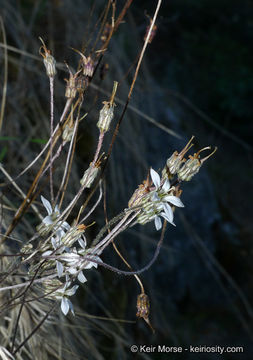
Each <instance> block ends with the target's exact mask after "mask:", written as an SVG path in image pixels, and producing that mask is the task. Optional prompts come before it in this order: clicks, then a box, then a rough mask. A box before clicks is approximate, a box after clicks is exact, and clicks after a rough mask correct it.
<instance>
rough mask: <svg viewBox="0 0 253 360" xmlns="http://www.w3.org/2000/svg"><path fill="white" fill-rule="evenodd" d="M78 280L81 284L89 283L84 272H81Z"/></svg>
mask: <svg viewBox="0 0 253 360" xmlns="http://www.w3.org/2000/svg"><path fill="white" fill-rule="evenodd" d="M77 279H78V280H79V281H80V282H81V283H85V282H86V281H87V279H86V277H85V276H84V274H83V272H82V271H80V273H79V274H78V276H77Z"/></svg>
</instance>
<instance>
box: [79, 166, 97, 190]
mask: <svg viewBox="0 0 253 360" xmlns="http://www.w3.org/2000/svg"><path fill="white" fill-rule="evenodd" d="M99 172H100V164H97V163H95V165H93V164H92V163H91V164H90V166H89V167H88V169H87V170H86V171H85V172H84V174H83V177H82V179H81V180H80V183H81V185H85V187H86V188H88V189H89V188H90V187H91V185H92V184H93V182H94V180H95V179H96V177H97V176H98V174H99Z"/></svg>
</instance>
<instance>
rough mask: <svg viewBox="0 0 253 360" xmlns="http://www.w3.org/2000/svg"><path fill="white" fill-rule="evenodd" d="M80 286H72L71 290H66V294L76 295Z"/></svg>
mask: <svg viewBox="0 0 253 360" xmlns="http://www.w3.org/2000/svg"><path fill="white" fill-rule="evenodd" d="M78 288H79V285H74V286H72V288H71V289H69V290H66V292H65V293H66V294H67V295H68V296H72V295H74V294H75V293H76V290H77V289H78Z"/></svg>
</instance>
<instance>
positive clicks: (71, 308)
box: [68, 299, 75, 316]
mask: <svg viewBox="0 0 253 360" xmlns="http://www.w3.org/2000/svg"><path fill="white" fill-rule="evenodd" d="M68 303H69V308H70V311H71V312H72V314H73V315H74V316H75V312H74V308H73V305H72V302H71V301H70V300H69V299H68Z"/></svg>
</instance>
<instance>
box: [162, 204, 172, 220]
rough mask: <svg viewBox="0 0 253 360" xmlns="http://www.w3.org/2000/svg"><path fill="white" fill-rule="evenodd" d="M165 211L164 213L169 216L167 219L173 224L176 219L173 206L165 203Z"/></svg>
mask: <svg viewBox="0 0 253 360" xmlns="http://www.w3.org/2000/svg"><path fill="white" fill-rule="evenodd" d="M163 209H164V212H165V214H166V216H167V218H168V219H169V222H170V223H171V222H173V219H174V213H173V210H172V208H171V206H170V205H169V204H167V203H164V204H163Z"/></svg>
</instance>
